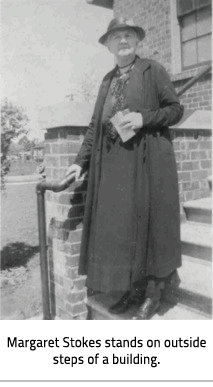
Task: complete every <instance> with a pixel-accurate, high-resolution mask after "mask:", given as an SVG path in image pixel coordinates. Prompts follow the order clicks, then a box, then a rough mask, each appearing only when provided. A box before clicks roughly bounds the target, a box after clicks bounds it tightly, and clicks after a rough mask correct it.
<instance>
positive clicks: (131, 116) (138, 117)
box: [120, 112, 143, 130]
mask: <svg viewBox="0 0 213 387" xmlns="http://www.w3.org/2000/svg"><path fill="white" fill-rule="evenodd" d="M120 126H121V127H122V129H124V130H128V129H131V130H135V129H140V128H142V126H143V117H142V114H141V113H136V112H130V113H127V114H125V115H124V116H123V120H122V123H121V124H120Z"/></svg>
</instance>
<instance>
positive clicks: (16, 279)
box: [1, 182, 42, 320]
mask: <svg viewBox="0 0 213 387" xmlns="http://www.w3.org/2000/svg"><path fill="white" fill-rule="evenodd" d="M35 187H36V182H35V183H32V184H6V195H2V202H1V204H2V210H1V216H2V219H1V220H2V222H1V224H2V232H1V319H9V320H10V319H15V320H17V319H26V318H30V317H32V316H35V315H39V314H41V310H42V306H41V278H40V267H39V254H38V245H39V242H38V225H37V204H36V203H37V201H36V192H35Z"/></svg>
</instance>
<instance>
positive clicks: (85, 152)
mask: <svg viewBox="0 0 213 387" xmlns="http://www.w3.org/2000/svg"><path fill="white" fill-rule="evenodd" d="M94 121H95V113H93V116H92V119H91V121H90V124H89V126H88V129H87V132H86V134H85V137H84V141H83V143H82V145H81V149H80V151H79V153H78V155H77V156H76V159H75V161H74V164H78V165H80V167H82V168H83V170H84V171H86V170H88V168H89V163H90V157H91V151H92V144H93V137H94Z"/></svg>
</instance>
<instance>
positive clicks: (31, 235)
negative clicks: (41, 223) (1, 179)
mask: <svg viewBox="0 0 213 387" xmlns="http://www.w3.org/2000/svg"><path fill="white" fill-rule="evenodd" d="M35 187H36V182H35V183H33V184H17V185H16V184H14V185H13V184H6V195H2V202H1V204H2V210H1V217H2V219H1V221H2V231H1V248H2V249H3V248H4V247H5V246H6V245H9V244H11V243H20V242H21V243H24V244H26V245H28V246H38V226H37V207H36V203H37V202H36V192H35Z"/></svg>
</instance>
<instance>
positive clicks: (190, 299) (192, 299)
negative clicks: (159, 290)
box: [163, 285, 212, 316]
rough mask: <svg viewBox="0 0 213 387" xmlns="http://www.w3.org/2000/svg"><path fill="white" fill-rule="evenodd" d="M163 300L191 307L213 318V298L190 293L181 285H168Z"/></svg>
mask: <svg viewBox="0 0 213 387" xmlns="http://www.w3.org/2000/svg"><path fill="white" fill-rule="evenodd" d="M163 300H164V301H167V302H169V303H171V304H176V303H178V304H180V305H183V306H185V307H189V308H190V309H192V310H195V311H197V312H199V313H201V314H204V315H206V316H212V298H210V297H207V296H204V295H202V294H199V293H195V292H193V291H190V290H189V289H186V288H184V287H181V285H180V286H179V287H174V286H171V285H168V286H167V288H166V289H165V291H164V293H163Z"/></svg>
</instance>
